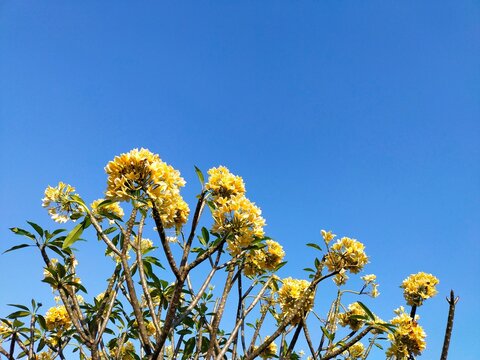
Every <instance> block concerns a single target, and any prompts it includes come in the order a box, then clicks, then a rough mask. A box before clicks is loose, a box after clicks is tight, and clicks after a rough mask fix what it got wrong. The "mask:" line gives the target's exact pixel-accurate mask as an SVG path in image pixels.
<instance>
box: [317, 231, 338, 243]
mask: <svg viewBox="0 0 480 360" xmlns="http://www.w3.org/2000/svg"><path fill="white" fill-rule="evenodd" d="M320 233H321V234H322V237H323V240H324V241H325V243H326V244H329V243H330V241H332V240H333V239H335V236H337V235H335V234H332V232H331V231H325V230H321V231H320Z"/></svg>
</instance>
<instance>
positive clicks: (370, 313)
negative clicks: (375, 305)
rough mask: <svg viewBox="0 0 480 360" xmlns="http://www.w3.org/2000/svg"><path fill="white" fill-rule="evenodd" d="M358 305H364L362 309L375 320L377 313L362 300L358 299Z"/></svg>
mask: <svg viewBox="0 0 480 360" xmlns="http://www.w3.org/2000/svg"><path fill="white" fill-rule="evenodd" d="M357 303H358V305H360V306H361V307H362V309H363V310H364V311H365V312H366V313H367V315H368V317H369V318H370V319H372V320H375V315H373V313H372V312H371V311H370V309H369V308H368V307H367V306H366V305H365V304H364V303H362V302H361V301H357Z"/></svg>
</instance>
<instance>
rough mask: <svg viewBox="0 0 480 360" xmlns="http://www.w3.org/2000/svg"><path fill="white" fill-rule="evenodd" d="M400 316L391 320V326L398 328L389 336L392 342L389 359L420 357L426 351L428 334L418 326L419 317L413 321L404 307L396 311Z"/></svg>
mask: <svg viewBox="0 0 480 360" xmlns="http://www.w3.org/2000/svg"><path fill="white" fill-rule="evenodd" d="M395 312H396V313H397V315H398V316H396V317H395V318H393V319H392V320H391V324H392V325H395V326H396V329H395V331H394V332H393V333H389V334H388V339H389V340H390V342H391V345H390V347H389V348H388V349H387V352H386V355H387V357H392V358H395V359H408V358H409V356H410V354H412V355H415V356H418V355H420V354H421V352H422V351H423V350H425V347H426V343H425V337H426V334H425V332H424V331H423V328H422V327H421V326H420V325H418V323H417V320H418V318H419V317H418V315H417V316H416V317H415V319H412V318H411V317H410V315H408V314H407V313H406V312H405V310H404V309H403V307H400V309H397V310H396V311H395Z"/></svg>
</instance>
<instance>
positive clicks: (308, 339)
mask: <svg viewBox="0 0 480 360" xmlns="http://www.w3.org/2000/svg"><path fill="white" fill-rule="evenodd" d="M302 324H303V334H304V335H305V340H307V344H308V348H309V349H310V352H311V353H312V360H315V359H316V358H317V356H316V355H315V348H314V347H313V343H312V339H311V337H310V332H309V331H308V327H307V321H306V319H305V318H302Z"/></svg>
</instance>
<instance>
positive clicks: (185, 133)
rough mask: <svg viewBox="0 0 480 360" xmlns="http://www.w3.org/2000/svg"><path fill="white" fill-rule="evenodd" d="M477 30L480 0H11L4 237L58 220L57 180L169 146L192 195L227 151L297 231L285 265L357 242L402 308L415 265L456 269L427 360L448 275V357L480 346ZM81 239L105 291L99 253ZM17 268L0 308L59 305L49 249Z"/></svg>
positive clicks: (95, 181)
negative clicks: (201, 174) (329, 241)
mask: <svg viewBox="0 0 480 360" xmlns="http://www.w3.org/2000/svg"><path fill="white" fill-rule="evenodd" d="M479 39H480V3H479V2H478V1H474V0H472V1H464V0H455V1H331V0H322V1H203V2H193V1H181V2H173V1H169V2H153V1H145V2H127V1H115V2H113V1H81V2H79V1H48V2H39V1H10V0H4V1H2V2H1V3H0V146H1V151H0V162H1V164H2V170H1V177H0V196H1V199H2V202H3V206H2V210H1V216H0V240H1V241H0V250H2V251H3V250H5V249H7V248H8V247H10V246H12V245H13V244H14V243H15V241H19V240H20V239H19V238H15V237H14V236H12V235H11V233H10V232H9V231H8V228H9V227H13V226H22V225H24V224H25V220H32V221H35V222H38V223H40V224H42V225H44V226H46V227H52V226H53V223H51V222H50V221H49V218H48V216H47V214H46V212H45V211H44V209H42V208H41V198H42V197H43V191H44V189H45V187H46V186H47V185H54V184H56V183H57V182H58V181H59V180H63V181H65V182H68V183H71V184H72V185H74V186H75V187H76V188H77V190H78V192H79V193H80V194H81V195H82V196H83V197H84V198H85V199H87V200H94V199H96V198H99V197H101V196H102V194H103V191H104V189H105V184H106V176H105V174H104V171H103V167H104V166H105V164H106V163H107V162H108V161H109V160H111V159H112V158H113V156H114V155H116V154H119V153H121V152H126V151H129V150H130V149H132V148H134V147H147V148H149V149H150V150H152V151H154V152H156V153H158V154H160V156H161V157H162V159H164V160H165V161H167V162H168V163H170V164H172V165H173V166H175V167H176V168H178V169H179V170H180V171H181V172H182V175H183V176H184V177H185V178H186V180H187V188H186V190H185V192H184V194H185V198H186V199H187V201H189V202H190V204H193V203H194V195H195V193H196V192H197V191H198V183H197V180H196V178H195V174H194V171H193V165H197V166H199V167H200V168H202V169H204V170H207V169H208V168H210V167H212V166H216V165H219V164H223V165H226V166H228V167H229V168H230V169H231V170H232V171H233V172H235V173H237V174H240V175H242V176H243V177H244V179H245V181H246V184H247V191H248V195H249V197H250V198H251V199H252V200H253V201H255V202H256V203H257V204H258V205H259V206H260V207H261V208H262V210H263V214H264V216H265V218H266V220H267V223H268V226H267V228H266V231H267V233H268V234H269V235H270V236H272V237H273V238H275V239H276V240H278V241H279V242H281V243H282V244H283V246H284V248H285V250H286V252H287V260H288V261H289V264H288V265H287V267H286V268H284V269H283V272H282V275H283V276H286V275H289V274H291V275H292V276H294V277H303V276H305V275H304V274H303V272H302V271H301V269H302V268H303V267H306V266H307V265H310V264H311V261H313V259H311V257H312V256H313V254H311V252H310V251H309V250H308V249H309V248H307V247H304V246H303V244H304V243H307V242H311V241H316V240H320V235H319V231H320V229H331V230H333V231H334V232H335V233H337V234H338V235H349V236H351V237H355V238H357V239H358V240H360V241H362V242H364V243H365V244H366V246H367V254H368V255H369V256H370V258H371V264H370V265H369V266H368V267H367V269H366V273H372V272H373V273H376V274H377V275H378V280H379V282H380V284H381V286H380V291H381V293H382V294H381V296H380V297H379V298H378V299H377V300H376V301H375V302H369V304H372V307H373V308H377V309H378V312H379V314H380V315H381V316H382V317H384V318H386V319H388V318H391V316H392V313H391V310H392V309H394V308H395V307H397V306H399V305H401V304H402V303H403V298H402V294H401V290H400V289H399V288H398V286H399V285H400V283H401V281H402V280H403V279H404V278H405V277H406V276H408V275H409V274H411V273H414V272H418V271H426V272H430V273H433V274H435V275H436V276H437V277H439V278H440V281H441V283H440V285H439V291H440V294H439V295H438V296H437V297H436V298H433V299H432V300H430V301H428V302H427V303H426V305H425V307H424V308H422V309H421V310H420V315H422V324H423V325H424V327H425V329H426V331H427V332H428V341H429V343H428V350H427V351H426V352H425V354H424V356H423V358H425V359H435V358H438V357H439V354H440V350H441V343H442V340H443V332H444V326H445V319H446V315H447V303H446V301H445V296H446V295H448V292H449V291H450V289H451V288H453V289H455V291H456V292H457V293H458V294H459V295H460V297H461V300H460V302H459V304H458V310H457V321H456V324H455V328H454V335H453V339H452V346H451V357H452V359H474V358H477V357H478V355H477V351H476V350H475V348H474V347H473V346H472V344H474V343H475V342H476V341H477V340H478V337H479V336H480V333H479V330H478V322H477V321H476V320H477V319H478V315H477V309H478V305H479V298H480V291H479V287H480V286H479V285H480V282H479V280H478V279H479V276H480V265H479V255H480V251H479V249H480V244H479V233H480V222H479V220H480V207H479V205H480V204H479V199H480V153H479V150H480V41H479ZM192 206H193V205H192ZM79 249H80V255H79V258H80V266H81V270H80V271H81V272H82V273H83V276H84V283H86V284H87V287H88V286H91V287H93V288H95V286H97V285H98V284H97V283H98V282H97V283H96V282H95V280H96V278H95V274H97V271H101V266H102V265H99V264H100V263H101V262H102V260H103V255H102V253H101V250H100V253H98V244H96V240H91V243H84V244H81V245H79ZM0 269H1V271H0V284H1V289H2V290H1V291H0V315H5V314H6V312H7V308H6V306H5V304H6V303H22V302H23V303H24V302H27V301H29V299H30V298H31V297H32V296H35V297H36V298H37V299H38V300H41V301H43V302H44V303H45V304H46V305H47V304H48V305H51V300H49V297H50V290H49V289H48V287H47V286H46V284H43V283H41V282H40V280H41V277H42V275H41V274H42V264H41V263H40V261H39V257H38V254H37V253H35V252H34V251H33V250H29V249H27V250H23V251H20V252H16V253H12V254H7V255H2V256H0ZM102 281H103V279H102ZM92 295H94V294H92ZM318 299H319V301H321V296H319V298H318ZM375 304H377V305H375ZM378 358H381V356H379V357H378Z"/></svg>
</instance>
